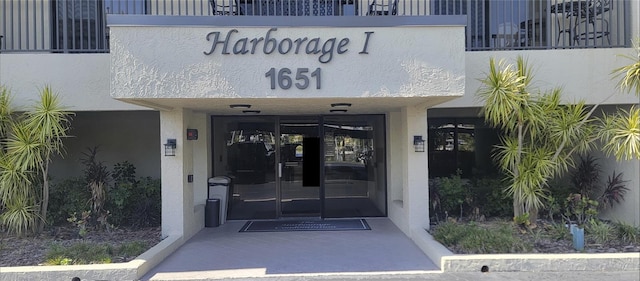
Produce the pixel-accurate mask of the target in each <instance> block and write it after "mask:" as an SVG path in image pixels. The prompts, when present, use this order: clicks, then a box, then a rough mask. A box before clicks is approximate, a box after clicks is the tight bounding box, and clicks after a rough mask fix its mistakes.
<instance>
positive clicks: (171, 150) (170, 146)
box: [164, 139, 177, 156]
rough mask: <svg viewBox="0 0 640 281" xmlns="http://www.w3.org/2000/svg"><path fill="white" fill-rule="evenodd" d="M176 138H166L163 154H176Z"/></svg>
mask: <svg viewBox="0 0 640 281" xmlns="http://www.w3.org/2000/svg"><path fill="white" fill-rule="evenodd" d="M176 147H177V144H176V139H167V143H165V144H164V156H176Z"/></svg>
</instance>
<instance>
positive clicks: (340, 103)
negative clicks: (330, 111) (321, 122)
mask: <svg viewBox="0 0 640 281" xmlns="http://www.w3.org/2000/svg"><path fill="white" fill-rule="evenodd" d="M331 107H351V104H350V103H347V102H338V103H332V104H331Z"/></svg>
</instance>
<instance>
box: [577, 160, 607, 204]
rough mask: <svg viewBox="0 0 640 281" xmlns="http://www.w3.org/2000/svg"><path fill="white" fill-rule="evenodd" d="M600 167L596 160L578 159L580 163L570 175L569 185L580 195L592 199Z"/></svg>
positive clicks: (597, 183) (597, 182)
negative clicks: (571, 184)
mask: <svg viewBox="0 0 640 281" xmlns="http://www.w3.org/2000/svg"><path fill="white" fill-rule="evenodd" d="M600 172H601V169H600V165H599V164H598V162H597V159H596V158H593V157H592V156H591V155H588V156H587V157H586V158H584V157H580V163H579V164H578V166H577V167H576V170H575V172H574V173H573V174H572V175H571V183H573V186H574V187H575V188H576V190H577V192H579V193H580V194H583V195H586V196H589V197H592V195H593V192H594V191H595V190H596V189H597V186H598V185H599V182H600Z"/></svg>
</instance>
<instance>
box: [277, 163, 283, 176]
mask: <svg viewBox="0 0 640 281" xmlns="http://www.w3.org/2000/svg"><path fill="white" fill-rule="evenodd" d="M278 178H282V163H278Z"/></svg>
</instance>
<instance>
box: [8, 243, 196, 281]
mask: <svg viewBox="0 0 640 281" xmlns="http://www.w3.org/2000/svg"><path fill="white" fill-rule="evenodd" d="M184 242H185V241H184V239H182V236H169V237H167V238H165V239H163V240H162V241H160V243H158V244H157V245H155V246H153V247H152V248H151V249H149V250H147V251H146V252H144V253H143V254H142V255H140V256H138V257H137V258H136V259H135V260H132V261H130V262H127V263H112V264H87V265H54V266H14V267H0V273H2V274H0V281H5V280H6V281H18V280H19V281H22V280H24V281H31V280H71V278H73V277H79V278H80V279H82V280H138V279H139V278H140V277H142V276H143V275H144V274H145V273H146V272H148V271H149V270H151V268H153V267H155V266H156V265H158V264H159V263H160V262H161V261H162V260H164V259H165V258H166V257H167V256H169V254H171V253H173V252H174V251H175V250H176V249H177V248H178V247H180V246H181V245H182V244H184Z"/></svg>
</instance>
